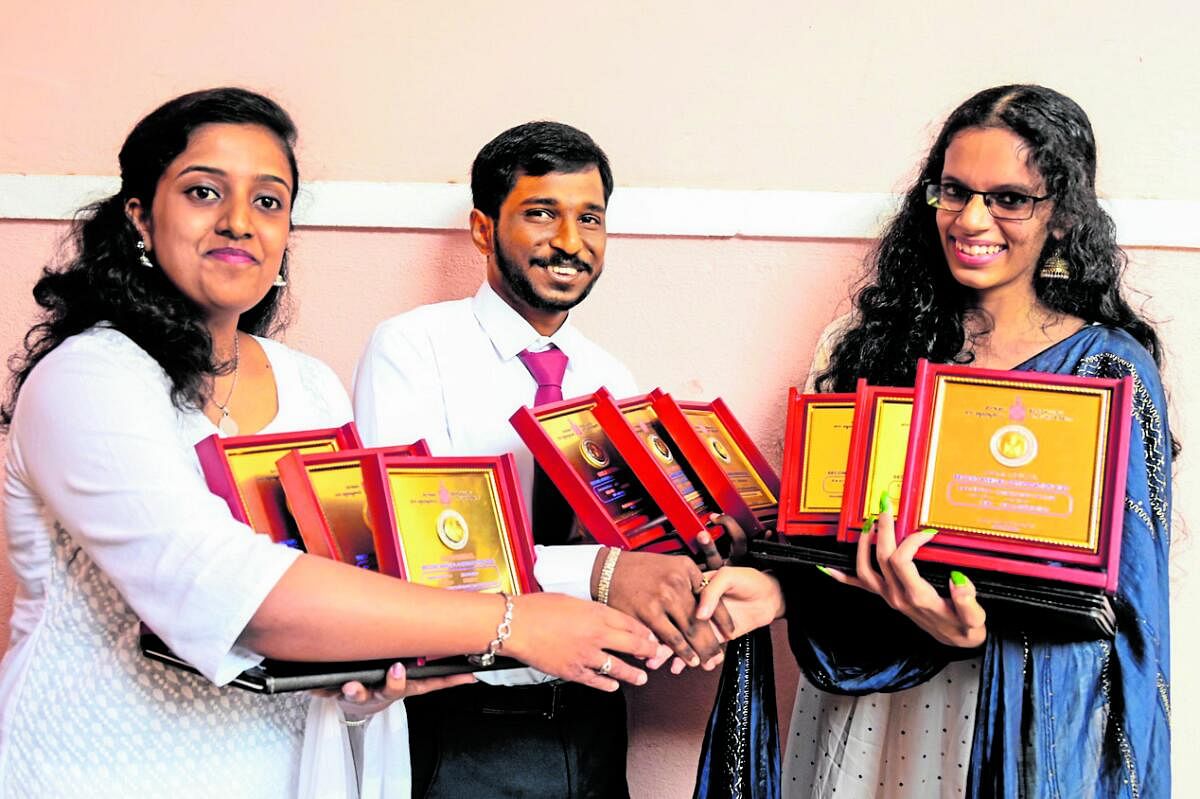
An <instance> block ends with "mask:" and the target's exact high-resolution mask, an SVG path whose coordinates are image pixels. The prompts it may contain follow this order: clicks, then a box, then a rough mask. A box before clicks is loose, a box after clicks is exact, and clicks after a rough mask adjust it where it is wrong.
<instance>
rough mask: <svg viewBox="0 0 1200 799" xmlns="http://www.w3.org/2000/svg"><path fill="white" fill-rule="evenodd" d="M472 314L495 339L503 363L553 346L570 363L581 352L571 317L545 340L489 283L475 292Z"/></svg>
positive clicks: (494, 342)
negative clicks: (562, 353)
mask: <svg viewBox="0 0 1200 799" xmlns="http://www.w3.org/2000/svg"><path fill="white" fill-rule="evenodd" d="M471 310H472V311H473V312H474V313H475V318H476V319H477V320H479V326H480V327H481V328H483V332H484V333H486V334H487V337H488V338H489V339H491V341H492V346H493V347H495V348H496V353H497V354H498V355H499V356H500V358H501V360H505V361H507V360H511V359H512V358H515V357H517V353H519V352H520V351H521V350H526V349H527V350H532V351H534V352H537V351H539V350H544V349H546V348H547V347H549V346H550V345H551V344H553V345H555V346H556V347H558V348H559V349H560V350H562V351H563V352H564V353H565V354H566V356H567V358H568V360H570V359H571V358H573V357H574V356H575V354H576V352H577V349H578V343H579V332H578V331H577V330H576V329H575V328H574V326H572V324H571V319H570V317H568V318H567V320H566V321H564V322H563V323H562V327H560V328H559V329H558V330H556V331H554V335H552V336H549V337H547V336H543V335H542V334H541V333H539V332H537V331H536V330H534V329H533V326H532V325H530V324H529V322H527V321H525V317H523V316H521V314H519V313H517V311H516V310H515V309H514V308H513V307H512V306H511V305H509V304H508V303H507V302H505V301H504V300H503V299H501V297H500V295H499V294H497V293H496V292H495V290H494V289H492V287H491V285H490V284H489V283H488V282H487V281H486V280H485V281H483V285H482V286H480V287H479V291H477V292H475V298H474V299H473V300H472V301H471Z"/></svg>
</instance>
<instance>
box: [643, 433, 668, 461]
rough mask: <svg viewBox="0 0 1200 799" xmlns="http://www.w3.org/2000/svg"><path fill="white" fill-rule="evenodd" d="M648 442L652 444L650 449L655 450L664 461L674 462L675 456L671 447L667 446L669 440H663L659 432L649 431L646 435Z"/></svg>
mask: <svg viewBox="0 0 1200 799" xmlns="http://www.w3.org/2000/svg"><path fill="white" fill-rule="evenodd" d="M646 443H647V444H649V445H650V451H651V452H653V453H654V454H655V455H656V456H657V457H658V459H659V460H660V461H662V462H663V463H674V461H675V456H674V455H673V454H672V453H671V448H670V447H668V446H667V442H665V441H663V440H662V438H661V437H660V436H659V435H658V434H657V433H649V434H647V436H646Z"/></svg>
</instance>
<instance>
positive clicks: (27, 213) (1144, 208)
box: [0, 174, 1200, 249]
mask: <svg viewBox="0 0 1200 799" xmlns="http://www.w3.org/2000/svg"><path fill="white" fill-rule="evenodd" d="M117 187H118V181H117V179H116V178H114V177H107V176H95V175H11V174H10V175H3V174H0V219H49V220H53V219H70V218H71V215H72V214H73V213H74V211H75V210H76V209H77V208H79V207H80V206H82V205H85V204H86V203H88V202H92V201H94V200H98V199H101V198H103V197H105V196H108V195H110V194H112V193H113V192H115V191H116V190H117ZM896 202H897V198H896V197H895V195H891V194H882V193H876V194H872V193H842V192H819V191H737V190H726V189H671V188H640V187H630V186H625V187H618V188H617V190H616V192H615V194H614V197H613V202H612V204H611V207H610V210H609V217H608V230H609V232H610V233H616V234H622V233H624V234H634V235H643V236H710V237H718V238H731V237H734V236H747V237H770V238H815V239H869V238H873V237H874V236H875V235H876V234H877V233H878V231H879V226H880V224H881V222H882V220H884V219H885V218H886V217H887V215H888V214H890V213H891V212H892V211H893V210H894V209H895V207H896ZM1105 205H1106V206H1107V207H1108V209H1109V212H1110V213H1111V214H1112V215H1113V218H1114V219H1115V220H1116V223H1117V230H1118V237H1119V238H1120V241H1121V243H1122V244H1123V245H1124V246H1127V247H1178V248H1185V249H1200V224H1197V223H1196V220H1197V219H1200V202H1196V201H1191V200H1141V199H1114V200H1109V201H1106V202H1105ZM470 209H471V200H470V193H469V191H468V189H467V187H466V186H464V185H460V184H452V183H372V182H359V181H313V182H310V183H306V184H304V186H303V188H302V190H301V197H300V200H299V201H298V202H297V204H296V215H295V217H296V224H298V225H302V226H309V227H369V228H395V229H415V230H461V229H463V228H465V227H466V221H467V214H468V213H469V211H470Z"/></svg>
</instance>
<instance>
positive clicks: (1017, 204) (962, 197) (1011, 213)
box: [925, 183, 1054, 222]
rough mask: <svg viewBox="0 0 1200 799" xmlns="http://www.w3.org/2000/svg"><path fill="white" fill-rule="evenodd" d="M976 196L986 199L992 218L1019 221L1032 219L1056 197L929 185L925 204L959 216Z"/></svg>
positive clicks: (954, 185)
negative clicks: (1037, 211)
mask: <svg viewBox="0 0 1200 799" xmlns="http://www.w3.org/2000/svg"><path fill="white" fill-rule="evenodd" d="M976 194H978V195H979V196H980V197H982V198H983V205H984V207H985V208H987V209H988V213H989V214H991V215H992V218H994V219H1008V220H1012V221H1016V222H1019V221H1021V220H1023V219H1031V218H1032V217H1033V209H1034V207H1035V206H1036V205H1037V204H1038V203H1040V202H1044V201H1045V200H1049V199H1050V198H1051V197H1053V196H1054V195H1052V194H1047V195H1046V196H1045V197H1035V196H1033V195H1032V194H1021V193H1020V192H1017V191H975V190H974V189H968V188H967V187H966V186H963V185H961V184H958V183H926V184H925V202H926V203H927V204H928V205H929V206H930V207H932V208H936V209H938V210H939V211H952V212H954V213H958V212H959V211H961V210H962V209H964V208H966V207H967V203H969V202H971V197H973V196H975V195H976Z"/></svg>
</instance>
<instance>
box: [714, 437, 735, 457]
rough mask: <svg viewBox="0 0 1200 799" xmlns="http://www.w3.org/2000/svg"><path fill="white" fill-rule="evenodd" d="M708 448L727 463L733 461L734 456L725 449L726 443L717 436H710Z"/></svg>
mask: <svg viewBox="0 0 1200 799" xmlns="http://www.w3.org/2000/svg"><path fill="white" fill-rule="evenodd" d="M708 448H709V449H711V450H712V451H713V454H714V455H716V456H717V457H718V458H720V459H721V460H722V461H724V462H725V463H733V458H731V457H729V452H728V450H726V449H725V445H724V444H722V443H721V441H720V439H718V438H717V437H716V436H709V437H708Z"/></svg>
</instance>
